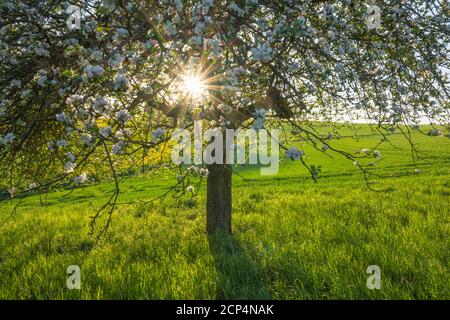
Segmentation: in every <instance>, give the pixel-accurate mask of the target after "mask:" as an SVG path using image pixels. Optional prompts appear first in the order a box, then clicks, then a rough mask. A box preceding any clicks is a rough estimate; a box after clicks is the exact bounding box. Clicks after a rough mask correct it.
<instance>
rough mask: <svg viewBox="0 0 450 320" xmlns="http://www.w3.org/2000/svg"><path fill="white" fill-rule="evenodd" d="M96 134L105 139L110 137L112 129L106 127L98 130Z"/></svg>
mask: <svg viewBox="0 0 450 320" xmlns="http://www.w3.org/2000/svg"><path fill="white" fill-rule="evenodd" d="M98 132H99V133H100V135H101V136H102V137H104V138H107V137H109V136H110V135H111V133H112V129H111V127H110V126H107V127H103V128H100V130H99V131H98Z"/></svg>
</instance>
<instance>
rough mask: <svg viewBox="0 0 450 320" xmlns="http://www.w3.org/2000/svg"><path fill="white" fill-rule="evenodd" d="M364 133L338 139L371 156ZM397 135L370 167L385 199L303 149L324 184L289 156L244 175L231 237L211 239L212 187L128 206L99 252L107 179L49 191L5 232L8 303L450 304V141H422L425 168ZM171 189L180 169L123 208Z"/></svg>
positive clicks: (346, 169)
mask: <svg viewBox="0 0 450 320" xmlns="http://www.w3.org/2000/svg"><path fill="white" fill-rule="evenodd" d="M366 129H367V128H366ZM366 129H364V128H363V132H362V133H363V135H362V137H361V139H360V140H359V141H356V140H354V139H352V138H350V137H346V138H341V139H339V140H338V141H336V142H333V143H336V144H337V145H339V146H340V147H341V148H343V149H345V150H348V151H350V152H353V150H355V149H363V148H371V147H373V145H375V144H376V143H377V141H378V140H379V139H380V136H378V135H374V134H369V131H368V130H367V132H366V134H367V135H364V130H366ZM390 139H391V141H392V142H393V143H394V145H396V146H398V147H400V149H397V148H394V147H393V146H391V145H389V144H387V143H385V144H383V145H381V146H379V147H378V148H377V149H378V150H380V151H381V153H382V156H383V160H382V161H380V162H379V163H378V164H377V166H376V167H374V168H373V170H376V171H377V172H378V173H382V174H384V175H387V176H389V177H388V178H385V179H376V181H374V182H375V183H376V184H374V185H373V187H374V188H377V189H381V190H383V191H379V192H375V191H371V190H369V188H367V186H366V184H365V181H364V178H363V176H362V174H361V173H360V171H359V170H358V169H357V168H355V167H354V166H353V164H352V163H351V161H349V160H346V159H343V158H342V157H339V156H334V158H333V159H332V158H329V157H327V156H326V155H324V154H322V153H320V152H315V151H313V150H312V149H311V148H310V147H307V146H303V145H302V143H301V142H298V145H299V146H302V147H303V148H304V149H305V150H306V152H307V157H306V160H307V162H308V163H309V164H314V165H321V166H322V173H321V175H320V176H319V181H318V183H314V182H313V181H312V180H311V178H310V177H309V175H308V172H307V170H306V169H305V168H304V167H303V166H301V164H300V163H299V162H294V161H288V160H284V161H283V162H282V164H281V167H280V172H279V173H278V174H277V175H274V176H260V174H259V169H258V168H256V167H248V168H237V170H238V171H239V173H240V175H234V177H233V223H234V225H233V228H234V234H233V236H223V235H217V236H215V237H209V238H208V236H207V234H206V232H205V192H204V189H203V190H202V191H201V192H200V193H199V196H198V197H197V198H195V199H193V200H192V199H190V197H186V198H183V199H181V200H179V201H175V200H174V199H172V198H170V197H168V198H167V199H165V200H158V201H156V202H153V203H149V204H132V205H120V206H119V207H118V209H117V211H115V212H114V214H113V220H112V224H111V226H110V228H109V230H108V233H107V234H106V236H105V237H104V238H103V239H102V240H101V241H100V242H99V243H98V244H97V245H95V246H94V239H93V238H92V237H90V236H89V235H88V233H89V230H90V229H89V222H90V218H89V217H90V216H91V215H92V214H94V213H95V211H96V209H98V208H99V207H100V206H101V205H103V204H104V203H105V201H106V200H107V198H108V196H109V194H110V192H111V191H112V189H113V185H112V184H111V183H104V184H101V185H97V186H89V187H84V188H78V189H76V190H75V191H74V192H73V193H72V194H71V195H70V196H68V197H62V195H63V194H64V193H65V192H67V190H66V191H64V190H61V191H59V192H54V193H51V194H49V195H48V197H47V199H46V200H45V202H46V205H45V206H41V205H40V201H39V196H32V197H29V198H26V199H24V200H23V202H22V204H21V206H20V207H19V208H18V210H17V212H16V215H15V217H14V218H13V219H11V220H9V221H8V222H7V223H6V224H5V225H4V226H3V228H1V229H0V299H216V298H222V299H247V298H257V299H271V298H272V299H449V298H450V270H449V265H450V254H449V253H450V139H449V138H448V137H442V136H441V137H427V136H424V135H419V134H415V136H414V140H415V142H416V143H417V144H418V148H419V150H421V151H422V152H423V155H424V156H425V158H426V160H427V161H420V162H419V163H416V164H414V165H413V164H412V159H411V157H410V149H409V146H408V144H407V142H406V140H405V139H404V138H403V137H402V136H401V135H398V134H394V135H391V136H390ZM415 169H420V172H419V173H417V172H415ZM173 182H174V174H172V173H170V174H169V173H165V174H161V175H160V176H150V177H133V178H127V179H126V180H124V181H123V182H122V184H121V191H122V192H121V194H120V197H119V202H130V201H132V200H137V199H142V200H145V199H152V198H153V197H155V196H157V195H159V194H161V193H163V192H164V191H165V190H167V188H169V186H170V185H171V184H172V183H173ZM16 201H17V200H16ZM14 204H16V202H13V203H8V204H6V205H3V206H2V207H1V208H0V219H2V220H3V219H5V218H7V217H8V216H9V214H10V212H11V209H12V208H13V206H14ZM69 265H79V266H80V268H81V281H82V284H81V290H69V289H67V287H66V279H67V276H68V275H67V274H66V269H67V267H68V266H69ZM369 265H378V266H379V267H380V270H381V289H380V290H369V289H368V288H367V287H366V280H367V277H368V276H369V274H367V273H366V269H367V267H368V266H369Z"/></svg>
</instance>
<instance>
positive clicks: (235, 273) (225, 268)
mask: <svg viewBox="0 0 450 320" xmlns="http://www.w3.org/2000/svg"><path fill="white" fill-rule="evenodd" d="M208 240H209V247H210V250H211V254H212V255H213V257H214V263H215V267H216V270H217V273H218V279H217V290H216V299H271V294H270V291H269V289H268V285H267V283H268V282H267V281H266V280H265V276H264V274H263V272H262V271H261V270H260V268H259V267H258V265H257V264H256V263H255V262H254V261H252V260H251V258H250V257H249V256H248V255H247V253H246V252H245V250H244V249H243V248H242V246H241V244H240V243H239V241H238V240H237V239H236V238H235V237H234V236H232V235H229V234H225V233H216V234H214V235H209V236H208Z"/></svg>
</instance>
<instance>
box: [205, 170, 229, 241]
mask: <svg viewBox="0 0 450 320" xmlns="http://www.w3.org/2000/svg"><path fill="white" fill-rule="evenodd" d="M208 170H209V174H208V184H207V200H206V211H207V213H206V231H207V232H208V234H212V233H215V232H217V231H222V232H226V233H230V234H231V175H232V169H231V166H230V165H226V164H211V165H209V166H208Z"/></svg>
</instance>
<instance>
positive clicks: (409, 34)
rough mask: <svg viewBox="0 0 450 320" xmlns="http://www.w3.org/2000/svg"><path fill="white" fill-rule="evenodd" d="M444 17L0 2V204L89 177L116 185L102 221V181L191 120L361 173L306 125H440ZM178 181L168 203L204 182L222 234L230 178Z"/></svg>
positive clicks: (444, 119) (350, 7)
mask: <svg viewBox="0 0 450 320" xmlns="http://www.w3.org/2000/svg"><path fill="white" fill-rule="evenodd" d="M368 5H372V6H373V5H375V6H377V7H379V8H380V10H379V11H380V13H381V17H380V18H381V20H380V24H379V27H377V28H368V24H367V21H368V18H371V19H373V17H368V11H367V7H368ZM70 6H76V7H78V8H79V9H80V10H79V11H77V10H73V8H74V7H71V8H72V9H71V10H68V9H69V7H70ZM74 14H76V16H74ZM449 17H450V15H449V7H448V2H447V1H440V0H431V1H423V0H414V1H400V0H386V1H372V2H370V1H368V0H367V1H360V0H341V1H322V0H303V1H302V0H278V1H270V0H234V1H231V0H203V1H202V0H186V1H184V0H183V1H182V0H145V1H143V0H133V1H119V0H116V1H113V0H108V1H106V0H105V1H98V0H92V1H89V0H87V1H68V2H61V1H53V0H47V1H38V2H35V1H18V0H10V1H8V0H7V1H2V2H1V4H0V58H1V59H0V182H1V184H2V186H4V187H5V190H7V191H8V192H5V193H4V194H3V195H1V197H2V198H1V200H2V201H7V200H9V199H11V198H13V197H19V196H25V195H28V194H30V193H36V192H37V193H43V192H46V191H48V190H50V189H51V188H52V187H53V186H55V185H60V184H61V183H63V182H67V181H72V183H74V184H81V183H84V182H85V181H86V180H87V179H90V174H88V173H87V172H86V168H88V167H92V166H94V167H96V168H100V169H99V170H103V172H104V173H105V174H106V173H107V174H109V175H110V176H111V177H112V178H113V179H114V181H115V182H116V190H115V192H114V193H113V194H112V195H111V198H110V200H109V201H108V203H106V204H105V206H104V207H103V208H102V209H101V210H100V211H99V212H98V213H97V215H96V216H99V215H102V214H105V213H106V214H109V215H111V213H112V212H113V210H114V207H115V204H116V199H117V196H118V193H119V181H118V178H117V176H118V168H119V167H120V166H121V165H122V164H124V163H125V164H126V165H128V164H130V163H134V162H136V161H139V159H145V157H146V156H147V155H148V154H150V153H152V152H155V151H157V152H160V151H161V150H162V149H163V146H165V145H168V144H169V139H170V134H171V132H172V131H173V130H174V129H175V128H192V125H193V122H194V120H199V121H203V122H204V123H206V124H207V125H209V126H211V127H221V128H239V127H243V128H245V127H249V126H253V127H255V128H258V129H262V128H264V126H265V125H266V126H267V125H268V124H269V123H270V124H271V125H279V126H280V127H286V126H287V127H289V128H291V129H292V133H293V134H295V135H296V136H297V137H299V138H301V139H304V140H305V141H307V142H309V143H310V144H311V145H313V146H314V147H316V148H317V149H320V150H322V151H324V152H328V153H336V154H338V155H340V156H343V157H345V158H347V159H349V161H351V162H354V163H355V165H357V166H358V167H360V169H361V170H362V172H363V174H365V175H366V174H370V173H369V171H368V169H367V168H366V167H365V166H364V165H362V164H360V163H359V162H358V158H359V157H365V156H375V157H378V156H380V155H379V153H376V152H375V151H374V150H372V149H368V150H364V152H362V153H361V154H359V155H358V154H356V155H355V154H353V153H348V152H345V151H342V150H339V149H338V148H337V147H335V146H333V141H332V140H329V139H328V138H327V137H325V136H323V135H321V134H320V133H318V132H317V131H315V130H314V123H315V122H314V121H316V120H320V121H326V120H330V121H334V120H337V119H340V117H342V116H345V117H348V118H350V117H351V118H352V119H358V118H362V119H365V120H367V121H368V120H371V121H372V123H373V128H374V130H378V131H379V132H380V133H381V134H382V132H384V131H383V130H382V129H384V128H387V127H398V130H401V131H402V132H403V133H404V134H405V138H407V139H409V137H410V135H409V131H410V130H417V128H418V127H417V125H418V124H419V122H420V120H421V119H423V118H427V119H428V120H429V122H430V123H431V124H436V125H437V124H445V123H447V124H448V122H449V118H450V117H449V80H448V77H447V75H448V68H449V47H448V43H449V35H450V19H449ZM437 130H438V129H436V131H437ZM438 133H439V132H438ZM282 147H283V148H285V149H288V150H287V155H288V157H290V158H292V159H296V160H301V161H302V163H303V164H304V165H306V166H307V168H308V169H309V170H310V172H311V174H312V176H313V177H315V176H316V175H317V168H315V167H312V166H311V167H310V166H308V165H307V164H306V162H305V161H303V152H302V151H301V150H297V149H295V148H290V146H284V145H283V146H282ZM411 147H412V149H413V150H414V144H413V143H411ZM413 153H414V152H413ZM143 161H144V160H143ZM168 161H169V162H170V160H168ZM180 170H181V171H180V175H179V177H178V180H177V181H176V188H178V189H177V190H183V192H184V191H185V190H186V189H187V192H194V188H193V187H192V186H190V185H188V184H187V183H186V179H188V176H189V175H191V174H197V175H201V176H202V177H206V176H207V230H208V231H209V232H214V231H216V230H219V229H220V230H225V231H228V232H231V209H232V208H231V174H232V169H231V167H230V166H229V165H219V164H212V165H208V168H207V169H202V170H200V169H199V168H194V169H192V168H191V169H190V170H187V171H186V170H184V168H181V167H180ZM102 177H104V176H102ZM180 188H181V189H180Z"/></svg>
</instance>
